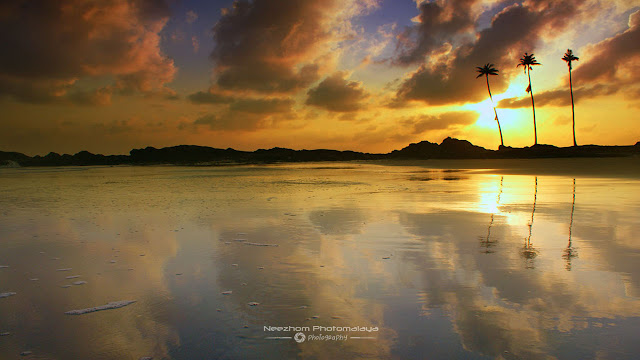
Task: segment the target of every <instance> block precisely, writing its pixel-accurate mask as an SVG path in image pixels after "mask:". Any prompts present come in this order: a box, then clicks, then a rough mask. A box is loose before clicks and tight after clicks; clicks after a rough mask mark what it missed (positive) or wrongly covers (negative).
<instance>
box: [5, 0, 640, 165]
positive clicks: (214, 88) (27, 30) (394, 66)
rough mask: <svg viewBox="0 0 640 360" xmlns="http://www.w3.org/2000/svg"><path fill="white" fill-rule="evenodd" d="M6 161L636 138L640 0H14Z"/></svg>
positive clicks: (626, 141)
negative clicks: (492, 71)
mask: <svg viewBox="0 0 640 360" xmlns="http://www.w3.org/2000/svg"><path fill="white" fill-rule="evenodd" d="M0 44H2V51H0V106H1V108H2V111H1V115H0V150H3V151H19V152H23V153H26V154H28V155H36V154H39V155H45V154H46V153H48V152H49V151H55V152H59V153H71V154H73V153H76V152H78V151H81V150H88V151H91V152H93V153H103V154H126V153H128V152H129V150H130V149H132V148H140V147H146V146H154V147H164V146H173V145H180V144H193V145H205V146H212V147H218V148H227V147H232V148H235V149H238V150H255V149H259V148H271V147H275V146H280V147H288V148H293V149H315V148H330V149H338V150H357V151H367V152H388V151H391V150H394V149H400V148H402V147H404V146H406V145H408V144H409V143H412V142H418V141H421V140H429V141H432V142H438V143H439V142H441V141H442V140H443V139H444V138H445V137H447V136H452V137H457V138H460V139H466V140H469V141H471V142H472V143H474V144H477V145H481V146H484V147H487V148H492V149H496V148H497V147H498V145H499V144H500V137H499V134H498V129H497V125H496V122H495V120H494V114H493V110H492V107H491V103H490V101H489V99H488V93H487V88H486V82H485V80H484V78H479V79H476V75H477V73H476V67H477V66H481V65H483V64H485V63H493V64H495V67H496V68H497V69H499V70H500V73H499V76H492V77H491V78H490V82H491V90H492V93H493V97H494V101H496V102H499V103H498V110H497V111H498V116H499V117H500V122H501V124H502V130H503V134H504V141H505V145H507V146H529V145H532V144H533V125H532V112H531V102H530V98H529V96H528V94H527V93H526V91H525V89H526V87H527V85H528V82H527V77H526V75H525V74H524V73H523V71H522V67H520V68H516V65H517V64H518V62H519V58H520V57H522V55H523V54H524V53H525V52H528V53H534V54H535V57H536V59H537V60H538V61H539V62H540V63H541V64H542V66H536V67H534V69H533V71H532V72H531V77H532V85H533V86H532V87H533V92H534V97H535V102H536V119H537V125H538V142H539V143H543V144H553V145H557V146H570V145H572V143H573V140H572V132H571V105H570V95H569V86H568V82H569V80H568V67H567V64H566V63H565V62H564V61H563V60H562V56H563V54H564V53H565V52H566V50H567V49H568V48H571V49H572V50H573V51H574V54H575V55H576V56H578V57H579V58H580V60H579V61H577V62H574V63H573V72H572V78H573V86H574V88H573V90H574V95H575V99H576V132H577V135H576V136H577V141H578V144H603V145H613V144H616V145H632V144H635V143H636V142H637V141H639V140H640V123H639V120H640V116H639V115H638V113H639V112H640V1H639V0H585V1H553V0H530V1H512V0H506V1H500V0H449V1H444V0H442V1H428V0H427V1H425V0H423V1H420V0H416V1H409V0H395V1H391V0H343V1H338V0H304V1H302V0H301V1H296V0H253V1H236V2H232V1H229V0H222V1H221V0H215V1H195V0H182V1H181V0H167V1H164V0H101V1H88V0H43V1H30V0H16V1H3V2H2V3H0Z"/></svg>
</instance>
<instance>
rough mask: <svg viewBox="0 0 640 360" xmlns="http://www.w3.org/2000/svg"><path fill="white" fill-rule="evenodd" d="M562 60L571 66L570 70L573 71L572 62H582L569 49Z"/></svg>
mask: <svg viewBox="0 0 640 360" xmlns="http://www.w3.org/2000/svg"><path fill="white" fill-rule="evenodd" d="M562 60H564V61H566V62H567V65H568V66H569V70H571V69H572V67H571V62H572V61H577V60H580V58H579V57H577V56H574V55H573V51H572V50H571V49H567V52H566V53H565V54H564V57H563V58H562Z"/></svg>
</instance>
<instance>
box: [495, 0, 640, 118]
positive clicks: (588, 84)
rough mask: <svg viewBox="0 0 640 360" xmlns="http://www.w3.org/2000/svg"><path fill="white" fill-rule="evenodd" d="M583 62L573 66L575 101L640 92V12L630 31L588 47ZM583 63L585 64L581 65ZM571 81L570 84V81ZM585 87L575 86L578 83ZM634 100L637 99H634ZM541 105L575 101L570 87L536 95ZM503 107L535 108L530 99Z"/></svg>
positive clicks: (501, 104)
mask: <svg viewBox="0 0 640 360" xmlns="http://www.w3.org/2000/svg"><path fill="white" fill-rule="evenodd" d="M580 57H581V59H582V60H579V61H578V62H577V63H575V62H574V63H573V67H574V70H573V72H572V78H573V81H574V89H573V93H574V98H575V102H576V103H577V102H580V101H582V100H585V99H590V98H594V97H598V96H607V95H613V94H616V93H618V92H624V93H629V94H633V93H634V92H637V91H639V90H640V89H638V84H639V82H640V67H638V65H637V64H638V60H639V59H640V10H639V11H636V12H634V13H632V14H631V15H630V16H629V28H628V29H627V30H626V31H624V32H622V33H620V34H617V35H615V36H613V37H610V38H608V39H605V40H603V41H601V42H599V43H597V44H594V45H592V46H588V47H586V49H585V54H581V55H580ZM581 62H582V63H581ZM567 82H568V81H567ZM576 82H578V83H582V84H585V85H582V86H578V87H576V86H575V83H576ZM631 97H632V99H633V98H636V97H634V96H631ZM535 101H536V105H537V106H545V105H546V106H567V105H570V104H571V98H570V95H569V91H568V84H567V87H563V88H559V89H554V90H549V91H545V92H541V93H536V94H535ZM498 106H499V107H501V108H520V107H529V106H531V100H530V99H529V97H521V98H511V99H505V100H502V101H500V102H499V103H498Z"/></svg>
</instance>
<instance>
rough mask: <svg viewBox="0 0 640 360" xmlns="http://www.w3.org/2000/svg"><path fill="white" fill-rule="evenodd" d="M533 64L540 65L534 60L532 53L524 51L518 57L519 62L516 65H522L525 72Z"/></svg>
mask: <svg viewBox="0 0 640 360" xmlns="http://www.w3.org/2000/svg"><path fill="white" fill-rule="evenodd" d="M533 65H542V64H540V63H539V62H538V60H536V57H535V56H533V54H529V53H524V55H523V56H522V58H521V59H520V63H519V64H518V65H517V66H516V67H518V66H522V67H523V70H524V71H525V72H526V71H527V70H531V66H533Z"/></svg>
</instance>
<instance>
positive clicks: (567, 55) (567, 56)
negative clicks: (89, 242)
mask: <svg viewBox="0 0 640 360" xmlns="http://www.w3.org/2000/svg"><path fill="white" fill-rule="evenodd" d="M562 60H564V61H566V62H567V66H569V89H570V90H571V116H572V117H573V146H578V144H577V143H576V113H575V110H574V108H573V83H572V82H571V62H572V61H578V60H579V58H578V57H577V56H574V55H573V51H571V49H567V52H566V53H565V54H564V57H563V58H562Z"/></svg>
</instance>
